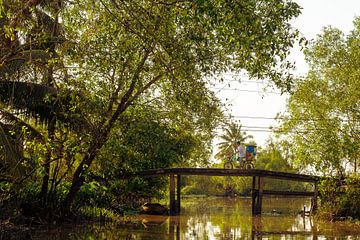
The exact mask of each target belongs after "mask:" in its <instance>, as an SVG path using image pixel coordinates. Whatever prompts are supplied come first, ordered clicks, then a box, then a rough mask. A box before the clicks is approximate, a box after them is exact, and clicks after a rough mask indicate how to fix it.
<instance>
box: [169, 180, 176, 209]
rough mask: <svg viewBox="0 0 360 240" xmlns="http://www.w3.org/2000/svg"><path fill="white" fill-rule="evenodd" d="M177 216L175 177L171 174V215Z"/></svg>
mask: <svg viewBox="0 0 360 240" xmlns="http://www.w3.org/2000/svg"><path fill="white" fill-rule="evenodd" d="M175 214H176V200H175V176H174V174H170V215H175Z"/></svg>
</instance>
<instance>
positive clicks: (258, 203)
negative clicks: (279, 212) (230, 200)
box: [252, 176, 264, 215]
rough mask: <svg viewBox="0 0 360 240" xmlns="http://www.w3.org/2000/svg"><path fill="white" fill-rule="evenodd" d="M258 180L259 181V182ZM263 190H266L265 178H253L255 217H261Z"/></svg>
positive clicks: (253, 208)
mask: <svg viewBox="0 0 360 240" xmlns="http://www.w3.org/2000/svg"><path fill="white" fill-rule="evenodd" d="M256 178H257V179H258V180H257V181H256ZM256 183H257V184H256ZM263 190H264V178H263V177H260V176H259V177H253V183H252V214H253V215H261V211H262V199H263Z"/></svg>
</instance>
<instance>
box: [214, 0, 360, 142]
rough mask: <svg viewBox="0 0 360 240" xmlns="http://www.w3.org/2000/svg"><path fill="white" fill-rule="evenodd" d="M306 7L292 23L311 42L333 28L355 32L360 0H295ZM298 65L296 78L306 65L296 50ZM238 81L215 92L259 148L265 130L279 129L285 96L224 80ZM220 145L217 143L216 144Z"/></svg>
mask: <svg viewBox="0 0 360 240" xmlns="http://www.w3.org/2000/svg"><path fill="white" fill-rule="evenodd" d="M295 2H297V3H298V4H299V5H300V6H302V7H303V10H302V14H301V15H300V16H299V17H298V18H297V19H295V20H294V21H293V26H294V27H296V28H297V29H299V30H300V32H301V33H302V34H303V35H304V36H305V37H306V38H307V39H308V40H311V39H314V38H316V35H318V34H320V33H321V31H322V29H323V27H325V26H329V25H331V26H333V27H337V28H339V29H340V30H342V31H343V32H344V33H346V34H347V33H348V32H349V31H351V30H352V29H353V23H352V22H353V20H354V18H355V17H356V16H360V0H295ZM290 59H291V60H292V61H295V63H296V67H297V74H298V75H301V74H304V73H306V71H307V65H306V63H305V61H304V57H303V55H302V53H300V52H299V50H298V49H294V50H293V53H292V54H291V56H290ZM235 77H238V78H240V79H241V80H242V81H243V82H242V83H238V82H236V81H233V82H231V84H230V86H228V85H224V86H220V87H219V88H218V89H215V90H216V91H217V92H218V93H217V96H218V97H219V98H220V99H222V101H223V102H224V103H226V104H228V105H229V106H228V109H229V111H228V112H229V114H232V115H233V116H235V119H236V120H240V121H241V124H242V125H243V126H244V130H246V131H247V133H248V134H250V135H253V136H254V139H255V141H256V142H257V144H258V145H262V146H263V145H265V143H266V140H267V139H268V137H269V136H270V132H268V130H266V128H267V127H269V126H271V125H276V122H275V120H273V119H272V118H274V117H275V116H276V114H277V113H279V112H283V111H285V108H286V96H281V95H279V94H276V92H279V91H278V90H276V89H268V90H267V91H268V92H269V93H266V92H263V87H264V85H265V84H264V83H261V82H258V81H253V82H250V81H248V79H246V78H245V77H242V76H233V75H231V74H228V75H226V76H225V78H226V79H227V80H232V79H234V78H235ZM216 142H217V141H216V140H215V143H216Z"/></svg>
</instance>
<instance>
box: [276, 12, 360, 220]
mask: <svg viewBox="0 0 360 240" xmlns="http://www.w3.org/2000/svg"><path fill="white" fill-rule="evenodd" d="M305 55H306V59H307V61H308V63H309V65H310V70H309V72H308V74H307V75H306V76H304V77H303V78H301V79H299V80H298V81H296V85H295V87H294V90H293V94H292V95H291V97H290V99H289V101H288V107H287V113H286V114H285V115H284V116H283V117H282V118H283V125H282V128H281V130H282V131H284V132H287V133H288V134H286V138H285V139H286V140H285V141H284V142H283V147H285V148H287V149H288V156H287V158H288V159H292V162H293V163H294V164H295V166H297V167H298V168H300V169H302V170H303V171H306V172H312V173H320V174H322V175H323V176H325V177H333V178H336V179H337V180H333V181H331V180H326V181H324V182H323V183H322V185H321V186H322V189H321V191H322V194H321V200H322V201H321V202H322V205H323V210H324V215H327V216H328V217H329V218H333V217H334V218H339V217H341V216H351V217H356V218H360V214H359V206H360V205H359V202H358V200H359V197H358V196H359V194H360V184H359V157H360V84H359V83H360V80H359V77H360V68H359V64H360V62H359V61H360V19H359V18H357V19H355V21H354V30H353V31H351V32H350V33H349V35H347V36H345V35H344V33H342V32H341V31H340V30H339V29H335V28H331V27H327V28H325V29H324V31H323V33H322V34H321V35H319V36H318V38H317V39H316V40H315V41H314V42H312V43H311V45H310V46H309V48H308V49H307V50H306V51H305ZM330 199H331V202H330V201H329V200H330Z"/></svg>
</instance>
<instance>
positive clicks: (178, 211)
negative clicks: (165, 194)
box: [176, 175, 181, 215]
mask: <svg viewBox="0 0 360 240" xmlns="http://www.w3.org/2000/svg"><path fill="white" fill-rule="evenodd" d="M176 198H177V199H176V213H177V214H178V215H180V206H181V202H180V198H181V175H177V179H176Z"/></svg>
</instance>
